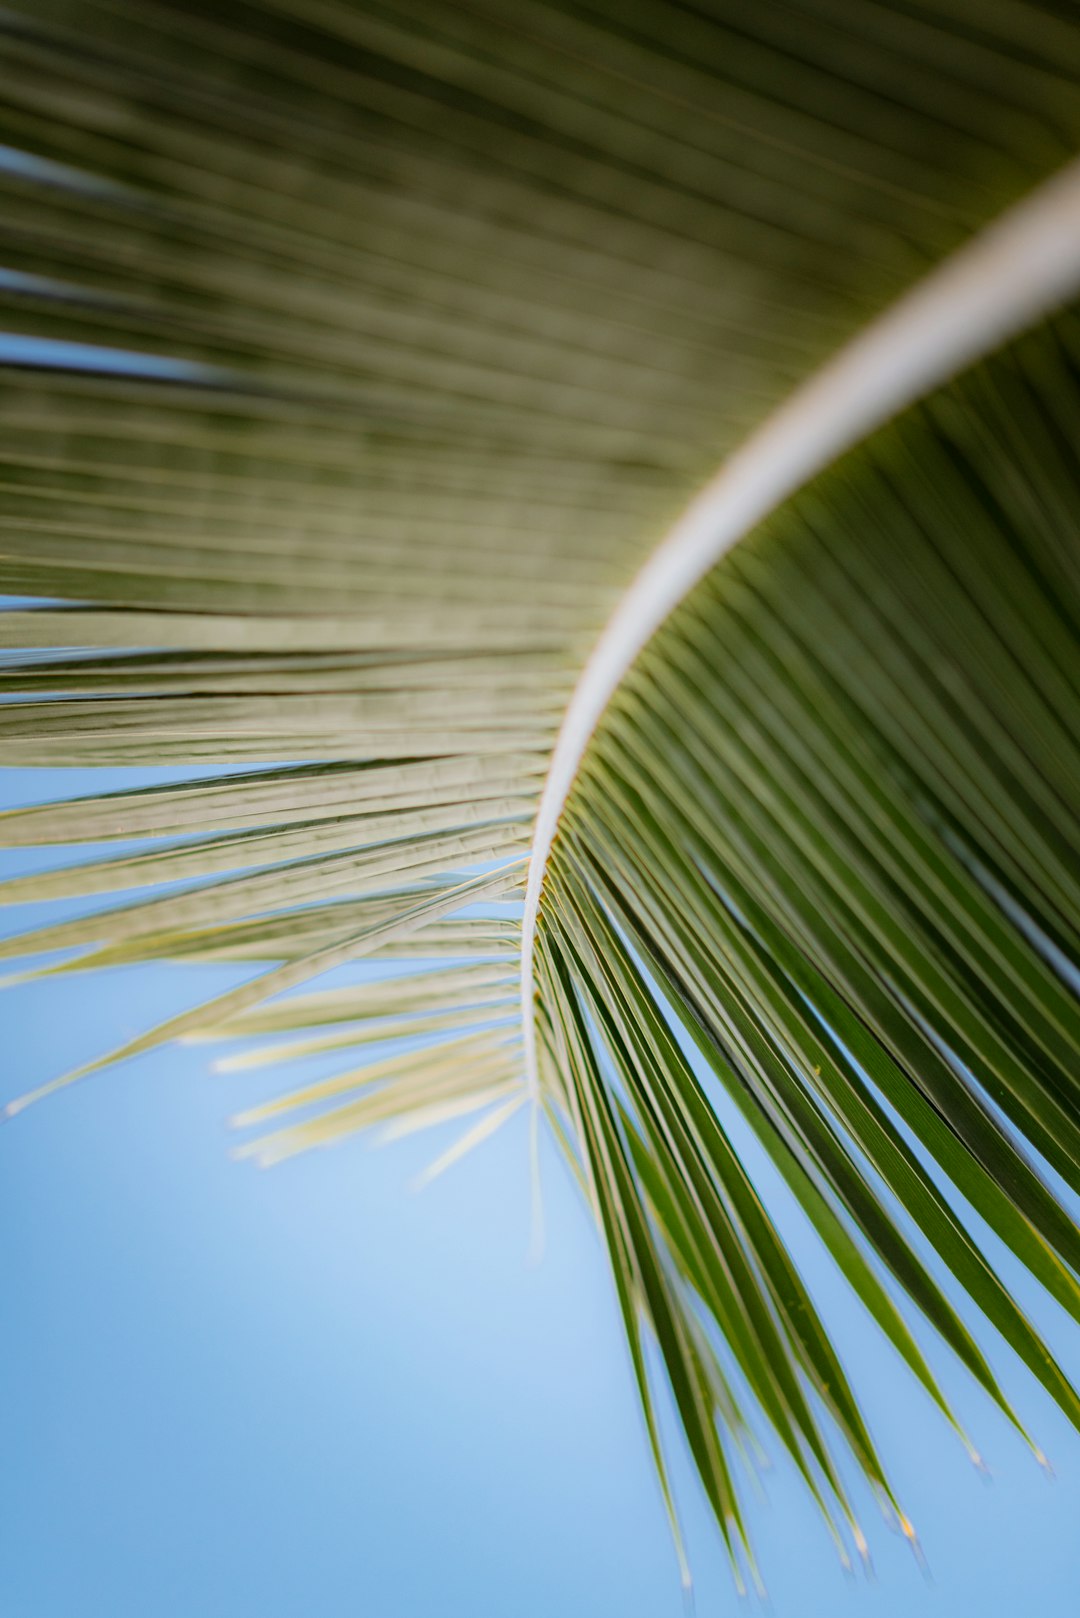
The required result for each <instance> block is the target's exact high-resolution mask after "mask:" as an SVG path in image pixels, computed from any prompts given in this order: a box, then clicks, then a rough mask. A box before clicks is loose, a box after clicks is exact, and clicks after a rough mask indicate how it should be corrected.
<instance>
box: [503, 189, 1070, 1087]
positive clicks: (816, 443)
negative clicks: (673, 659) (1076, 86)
mask: <svg viewBox="0 0 1080 1618" xmlns="http://www.w3.org/2000/svg"><path fill="white" fill-rule="evenodd" d="M1077 289H1080V158H1078V159H1074V160H1073V161H1072V162H1071V163H1069V164H1068V165H1067V167H1065V168H1064V169H1062V170H1060V171H1059V173H1057V174H1056V175H1054V176H1053V177H1052V178H1051V179H1050V180H1048V181H1046V182H1045V183H1044V184H1043V185H1041V186H1040V187H1039V188H1038V189H1037V190H1036V191H1034V192H1032V193H1031V195H1030V196H1028V197H1025V198H1024V200H1023V201H1022V202H1019V203H1017V204H1016V205H1015V206H1013V207H1012V208H1010V209H1009V210H1008V211H1007V212H1006V213H1004V214H1003V215H1002V216H1001V217H1000V218H999V219H997V220H995V221H994V223H993V224H991V225H988V226H987V227H986V228H985V229H984V230H982V231H981V232H980V233H979V234H978V235H977V236H975V237H974V238H973V239H972V240H971V241H970V242H968V243H967V244H966V245H965V246H964V247H962V248H960V249H959V250H958V251H957V252H956V253H954V254H953V256H952V257H951V258H949V259H947V260H946V262H945V263H944V264H942V265H940V266H938V268H936V269H935V270H933V271H932V272H931V273H930V274H929V275H928V276H927V277H926V278H925V279H924V280H923V281H921V282H919V284H918V285H917V286H915V287H914V288H913V289H912V290H911V291H910V292H908V293H906V294H905V295H904V296H903V297H902V298H900V299H899V300H898V301H897V302H896V303H895V304H893V305H892V307H891V308H889V309H888V310H886V312H885V313H884V314H883V315H881V316H880V317H879V318H878V319H877V320H875V321H873V322H872V323H871V324H870V325H869V326H868V327H867V328H866V330H865V331H863V332H861V333H860V334H859V335H858V336H857V337H855V338H854V339H853V340H852V341H851V342H850V343H848V344H847V345H846V346H845V347H844V348H842V349H841V350H840V352H839V353H838V354H837V355H836V356H835V357H834V358H833V359H831V360H830V361H828V363H827V364H826V365H824V366H823V367H822V368H821V370H820V371H818V372H816V374H815V375H814V376H812V377H810V378H809V379H808V380H807V381H806V382H804V383H803V384H802V385H801V386H800V387H798V388H796V390H795V392H794V393H793V394H792V395H791V396H790V397H789V398H788V400H787V401H786V403H784V404H783V405H781V407H780V408H779V410H777V411H776V412H775V413H774V414H773V415H772V416H770V417H769V419H768V420H767V421H766V422H765V423H764V424H763V425H762V426H761V427H760V428H758V429H757V431H756V432H754V433H752V434H751V436H750V437H749V438H748V439H747V440H746V442H745V443H744V444H743V445H742V446H741V448H740V449H738V450H737V451H736V452H735V453H734V454H733V455H732V456H731V457H730V458H729V459H728V460H727V461H726V462H725V463H724V465H723V466H722V467H721V468H720V471H719V472H718V473H717V474H716V476H715V477H714V478H713V480H712V482H711V483H709V484H708V485H707V486H706V487H705V488H704V489H703V490H702V492H701V494H699V495H698V497H697V498H696V499H695V500H694V502H693V503H692V504H691V505H690V506H689V507H688V509H687V510H686V512H685V513H684V514H683V516H682V517H681V518H680V519H679V521H678V522H677V523H676V524H675V526H674V528H672V529H671V530H670V531H669V532H668V534H667V535H666V537H665V538H664V540H663V541H662V542H661V544H660V545H659V546H658V547H657V549H656V550H655V551H654V552H653V554H652V556H650V558H649V560H648V561H647V562H646V563H645V565H644V566H643V567H642V569H641V571H640V572H639V573H638V574H637V577H636V578H635V579H634V581H633V583H632V584H631V585H630V588H629V589H628V590H627V592H626V594H625V595H624V596H623V598H622V600H621V601H620V602H619V605H618V607H617V608H616V609H615V612H614V613H613V614H612V616H611V618H610V619H609V620H608V623H607V625H606V627H605V628H604V630H603V633H602V634H601V636H600V638H599V640H598V641H597V643H596V645H595V646H594V648H593V650H592V653H591V654H590V656H589V659H588V661H587V663H586V664H585V667H584V668H583V669H582V672H581V676H580V678H579V680H578V683H577V686H576V687H575V689H574V693H573V695H572V697H571V699H570V702H569V704H568V706H567V709H566V712H565V714H564V715H563V722H562V726H561V728H560V730H559V735H558V737H557V739H556V742H555V747H554V750H553V752H552V755H551V764H550V766H549V768H548V774H547V779H546V781H545V783H544V790H543V793H542V794H541V798H540V807H539V810H538V811H537V817H536V825H535V828H534V831H533V844H532V852H531V855H530V859H529V875H528V882H527V886H526V890H525V910H524V915H523V918H522V946H521V1015H522V1027H523V1036H524V1050H525V1065H526V1077H527V1083H528V1088H529V1092H530V1094H531V1095H532V1096H533V1097H534V1099H535V1098H536V1097H537V1096H538V1094H539V1075H538V1070H537V1061H536V1023H535V1002H534V985H533V958H534V952H535V945H536V918H537V913H538V910H539V905H540V895H541V892H542V890H543V885H544V876H545V874H546V872H547V864H548V858H549V856H550V854H551V849H552V845H553V843H554V840H555V834H556V832H557V830H558V825H559V819H560V816H561V815H562V811H563V807H564V805H565V803H566V799H567V796H568V795H569V792H570V789H571V787H572V786H573V784H574V780H575V777H576V776H577V772H578V768H579V766H580V764H581V760H582V758H583V756H584V754H585V749H586V748H587V747H588V745H589V741H590V739H591V738H592V734H593V732H594V731H595V729H596V727H597V724H598V723H599V721H600V719H601V717H602V715H603V713H604V710H605V708H606V707H607V705H608V703H609V702H610V700H611V698H612V696H613V695H614V693H615V691H616V689H617V688H618V686H619V684H620V682H621V680H622V679H623V677H624V675H625V674H626V673H627V671H628V669H629V668H630V666H631V664H632V663H633V662H634V660H635V658H636V657H637V655H638V653H639V652H640V651H641V650H642V648H643V647H644V646H645V644H646V642H647V641H648V640H649V639H650V638H651V637H652V635H653V634H654V633H655V631H656V630H657V629H659V627H660V625H661V624H662V623H663V622H664V620H665V618H667V617H668V615H669V614H670V613H671V612H672V611H673V610H674V608H675V607H677V606H678V604H679V602H680V601H681V600H682V599H683V597H684V596H685V595H686V594H687V592H688V591H689V590H690V589H692V588H693V586H694V585H695V584H696V583H697V582H698V580H699V579H700V578H702V577H703V576H704V574H705V573H707V572H708V570H709V569H710V568H711V567H712V566H713V564H714V563H715V562H716V561H718V560H719V558H720V557H721V556H723V554H724V552H725V551H727V550H729V549H730V547H731V546H732V545H733V544H734V543H735V542H736V540H738V539H740V538H741V537H742V536H743V535H744V534H746V533H748V532H749V530H750V529H752V528H754V527H755V526H756V525H757V524H758V523H759V522H760V521H761V520H762V518H764V517H765V516H767V515H768V513H769V512H770V511H772V510H774V509H775V507H776V506H777V505H779V503H780V502H781V501H782V500H784V499H786V498H787V497H788V495H790V494H792V493H794V492H795V490H796V489H798V488H800V487H801V486H802V485H803V484H804V483H805V482H806V481H807V480H808V479H809V478H811V477H812V476H813V475H814V474H815V473H816V472H819V471H821V470H822V469H823V468H824V467H825V466H827V465H828V464H829V463H830V462H831V461H834V460H835V459H836V458H837V457H838V456H839V455H841V454H843V452H844V451H845V450H847V449H850V448H851V447H852V446H853V445H854V444H857V443H858V442H859V441H860V440H861V439H863V438H865V437H866V436H867V435H868V434H869V433H870V432H872V431H873V430H874V429H875V428H876V427H879V426H881V425H882V424H883V423H884V422H885V421H887V420H888V418H889V417H890V416H892V415H895V414H896V413H897V411H899V410H902V409H903V408H904V407H905V406H906V405H909V404H912V403H914V402H915V401H916V400H917V399H919V398H921V397H922V396H923V395H924V394H926V393H927V392H929V391H930V390H931V389H932V388H934V387H936V386H938V385H939V384H940V383H942V382H945V381H947V380H948V378H949V377H950V376H952V375H953V374H955V372H957V371H958V370H960V369H962V368H963V367H964V366H965V365H969V364H971V363H972V362H974V361H975V360H977V359H978V358H980V357H981V356H982V355H984V354H987V353H989V352H990V351H991V350H992V349H994V348H995V347H997V346H998V345H999V344H1000V343H1002V342H1004V341H1006V340H1007V339H1008V338H1009V337H1012V336H1014V335H1016V334H1017V333H1019V332H1021V331H1022V330H1023V329H1024V328H1025V327H1026V326H1028V325H1030V324H1031V323H1032V322H1033V321H1035V320H1037V319H1038V318H1039V317H1040V316H1041V315H1043V314H1045V313H1047V312H1048V311H1049V310H1050V309H1052V308H1053V307H1054V306H1055V305H1056V304H1058V303H1060V302H1061V301H1063V300H1064V299H1065V298H1067V297H1068V296H1069V295H1070V294H1071V293H1073V292H1075V291H1076V290H1077Z"/></svg>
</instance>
